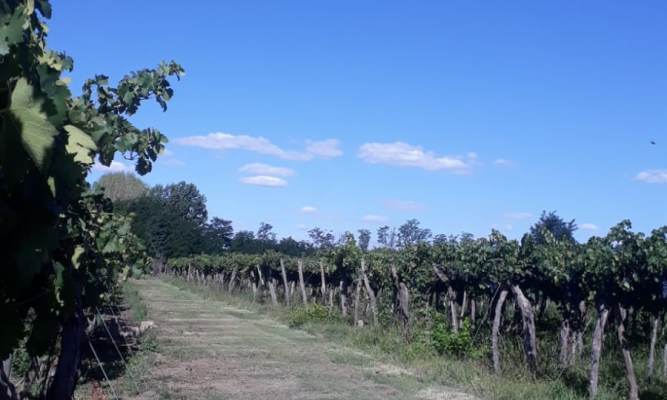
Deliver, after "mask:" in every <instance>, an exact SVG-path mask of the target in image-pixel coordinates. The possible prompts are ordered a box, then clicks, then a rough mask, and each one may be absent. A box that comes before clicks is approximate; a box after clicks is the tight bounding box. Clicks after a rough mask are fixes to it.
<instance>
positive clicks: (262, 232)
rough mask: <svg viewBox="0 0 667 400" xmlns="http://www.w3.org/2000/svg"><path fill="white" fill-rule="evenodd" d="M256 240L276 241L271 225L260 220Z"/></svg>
mask: <svg viewBox="0 0 667 400" xmlns="http://www.w3.org/2000/svg"><path fill="white" fill-rule="evenodd" d="M257 240H261V241H264V242H270V243H273V242H275V241H276V234H275V233H274V232H273V225H271V224H267V223H266V222H262V223H260V224H259V229H257Z"/></svg>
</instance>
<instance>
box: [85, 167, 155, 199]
mask: <svg viewBox="0 0 667 400" xmlns="http://www.w3.org/2000/svg"><path fill="white" fill-rule="evenodd" d="M93 188H94V189H96V190H97V189H99V190H102V191H103V192H104V195H105V196H106V197H108V198H109V199H111V201H112V202H114V203H116V202H119V201H127V200H132V199H136V198H137V197H141V196H144V195H146V194H147V193H148V186H147V185H146V184H145V183H144V182H143V181H142V180H141V179H139V178H137V176H136V175H134V174H133V173H130V172H111V173H108V174H104V175H102V176H101V177H100V179H98V180H97V182H95V184H94V185H93Z"/></svg>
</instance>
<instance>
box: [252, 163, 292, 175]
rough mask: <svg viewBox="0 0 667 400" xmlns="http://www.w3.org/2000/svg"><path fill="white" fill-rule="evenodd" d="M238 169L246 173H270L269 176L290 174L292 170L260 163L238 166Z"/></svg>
mask: <svg viewBox="0 0 667 400" xmlns="http://www.w3.org/2000/svg"><path fill="white" fill-rule="evenodd" d="M239 171H241V172H244V173H247V174H257V175H271V176H292V175H294V170H293V169H290V168H286V167H276V166H273V165H268V164H262V163H250V164H246V165H244V166H242V167H241V168H239Z"/></svg>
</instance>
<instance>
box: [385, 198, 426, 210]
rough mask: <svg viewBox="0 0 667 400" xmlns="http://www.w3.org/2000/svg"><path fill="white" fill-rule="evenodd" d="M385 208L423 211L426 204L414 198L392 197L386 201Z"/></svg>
mask: <svg viewBox="0 0 667 400" xmlns="http://www.w3.org/2000/svg"><path fill="white" fill-rule="evenodd" d="M384 206H385V208H388V209H390V210H398V211H423V210H425V209H426V205H424V204H423V203H419V202H417V201H412V200H399V199H391V200H387V201H386V202H385V203H384Z"/></svg>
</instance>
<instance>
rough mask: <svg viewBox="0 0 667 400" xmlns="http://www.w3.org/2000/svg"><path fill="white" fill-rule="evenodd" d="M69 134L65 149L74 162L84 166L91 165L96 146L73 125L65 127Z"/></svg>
mask: <svg viewBox="0 0 667 400" xmlns="http://www.w3.org/2000/svg"><path fill="white" fill-rule="evenodd" d="M65 130H66V131H67V133H68V134H69V136H68V139H67V145H66V146H65V149H66V150H67V152H68V153H70V154H72V155H74V161H76V162H79V163H81V164H84V165H92V164H93V162H94V161H95V151H96V150H97V146H96V145H95V142H93V139H92V138H91V137H90V136H88V134H87V133H86V132H84V131H82V130H81V129H79V128H77V127H76V126H74V125H65Z"/></svg>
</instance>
